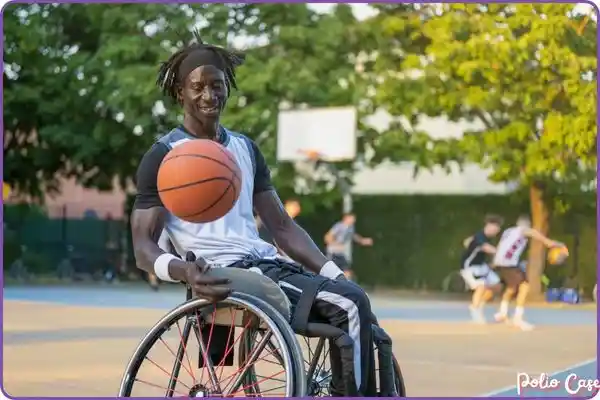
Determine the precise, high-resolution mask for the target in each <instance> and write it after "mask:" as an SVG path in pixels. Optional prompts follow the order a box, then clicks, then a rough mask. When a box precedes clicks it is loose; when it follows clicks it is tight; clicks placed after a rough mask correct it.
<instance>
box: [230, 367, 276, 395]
mask: <svg viewBox="0 0 600 400" xmlns="http://www.w3.org/2000/svg"><path fill="white" fill-rule="evenodd" d="M284 372H285V371H279V372H277V373H275V374H273V375H271V376H267V377H265V378H264V379H261V380H260V381H257V382H254V383H252V384H251V385H248V386H244V387H242V388H240V389H239V390H236V391H235V392H230V393H229V394H228V395H227V396H226V397H234V396H233V395H234V394H236V393H240V392H243V391H245V390H246V389H249V388H251V387H253V386H256V385H258V384H260V383H263V382H265V381H266V380H268V379H273V378H274V377H276V376H279V375H281V374H282V373H284Z"/></svg>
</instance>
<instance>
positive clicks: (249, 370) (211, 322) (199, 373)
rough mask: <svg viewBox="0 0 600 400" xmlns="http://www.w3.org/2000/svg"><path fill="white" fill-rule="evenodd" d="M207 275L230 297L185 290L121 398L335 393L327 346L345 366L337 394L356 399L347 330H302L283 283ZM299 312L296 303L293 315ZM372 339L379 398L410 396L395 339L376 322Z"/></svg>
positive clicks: (145, 342)
mask: <svg viewBox="0 0 600 400" xmlns="http://www.w3.org/2000/svg"><path fill="white" fill-rule="evenodd" d="M207 273H210V274H211V275H212V276H215V277H218V278H227V279H229V280H230V282H231V283H230V287H231V289H232V293H231V295H230V296H229V297H228V298H226V299H225V300H223V301H220V302H218V303H211V302H209V301H207V300H204V299H198V298H195V299H194V298H192V297H193V296H192V291H191V289H190V287H189V286H188V287H187V301H186V302H185V303H183V304H181V305H179V306H178V307H176V308H174V309H173V310H171V311H170V312H169V313H168V314H167V315H165V316H164V317H163V318H162V319H160V321H158V323H156V325H154V327H153V328H152V329H151V330H150V331H149V332H148V333H147V334H146V336H144V338H143V339H142V341H141V342H140V344H139V345H138V347H137V348H136V350H135V352H134V354H133V356H132V357H131V359H130V361H129V363H128V365H127V368H126V370H125V374H124V376H123V379H122V381H121V387H120V389H119V394H118V397H271V396H272V397H306V396H311V397H319V396H331V395H332V393H331V392H330V382H331V376H332V374H331V366H330V362H329V361H330V359H329V357H328V355H329V350H330V349H331V348H332V346H330V343H327V342H332V343H335V345H336V346H335V349H336V351H337V352H338V353H340V354H336V355H335V356H336V357H341V358H342V359H343V358H344V357H345V361H346V362H342V363H341V365H342V367H341V369H342V371H341V375H342V378H343V379H342V380H343V385H344V387H342V388H339V390H343V391H344V392H343V393H341V394H338V395H342V396H356V395H357V389H356V384H355V383H354V369H353V365H352V364H353V362H352V358H351V357H352V351H353V345H352V342H351V341H350V342H348V340H349V337H348V335H347V334H346V333H345V332H344V331H342V330H340V329H338V328H335V327H333V326H331V325H329V324H324V323H321V322H312V321H308V320H307V321H306V322H305V323H304V324H303V326H302V323H300V325H299V324H298V323H297V320H298V318H296V319H294V317H295V316H297V315H293V314H292V313H291V311H290V310H291V307H290V303H289V300H288V298H287V297H286V295H285V294H284V292H283V291H282V290H281V288H280V287H279V285H277V284H276V283H275V282H274V281H272V280H271V279H269V278H267V277H265V276H263V275H261V274H258V273H255V272H251V271H248V270H244V269H238V268H215V269H212V270H209V271H208V272H207ZM300 302H302V298H301V299H300ZM310 305H312V302H311V303H310V304H308V306H309V307H310ZM300 308H301V307H300V303H299V304H298V306H296V311H295V312H294V314H297V313H298V310H299V309H300ZM305 316H306V318H308V312H306V313H305ZM294 321H296V323H294ZM292 326H294V327H295V328H296V329H293V328H292ZM297 334H298V336H299V339H300V340H299V339H298V337H297ZM191 335H193V336H194V337H195V339H196V340H195V341H193V340H190V336H191ZM373 337H374V342H375V343H374V348H375V352H376V357H374V358H375V364H376V365H375V369H376V373H375V379H376V381H377V393H376V394H374V395H375V396H379V397H406V392H405V387H404V382H403V378H402V373H401V371H400V367H399V365H398V362H397V361H396V359H395V357H394V356H393V354H392V346H391V339H390V338H389V336H387V334H386V333H385V332H384V331H383V330H382V329H381V328H379V327H378V326H376V325H373ZM348 345H350V348H348ZM236 347H237V349H236ZM347 351H350V354H349V355H348V353H347ZM236 353H237V357H235V355H236ZM348 356H349V357H350V358H348ZM348 360H350V361H349V362H348ZM259 362H260V363H259ZM182 375H183V376H182Z"/></svg>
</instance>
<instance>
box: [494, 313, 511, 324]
mask: <svg viewBox="0 0 600 400" xmlns="http://www.w3.org/2000/svg"><path fill="white" fill-rule="evenodd" d="M494 319H495V320H496V322H508V316H507V315H506V314H504V313H496V314H494Z"/></svg>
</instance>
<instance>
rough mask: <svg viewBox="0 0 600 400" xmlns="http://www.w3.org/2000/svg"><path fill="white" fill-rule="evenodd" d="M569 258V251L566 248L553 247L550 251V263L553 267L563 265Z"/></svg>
mask: <svg viewBox="0 0 600 400" xmlns="http://www.w3.org/2000/svg"><path fill="white" fill-rule="evenodd" d="M568 257H569V249H567V248H566V247H565V246H560V247H552V248H551V249H550V250H548V262H549V263H550V264H552V265H561V264H563V263H564V262H565V261H566V260H567V258H568Z"/></svg>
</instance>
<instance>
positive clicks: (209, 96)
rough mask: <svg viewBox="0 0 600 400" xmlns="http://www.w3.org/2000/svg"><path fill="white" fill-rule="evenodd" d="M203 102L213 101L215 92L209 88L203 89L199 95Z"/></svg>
mask: <svg viewBox="0 0 600 400" xmlns="http://www.w3.org/2000/svg"><path fill="white" fill-rule="evenodd" d="M200 98H201V99H202V100H203V101H213V100H214V99H215V91H214V90H213V89H212V88H210V87H205V88H204V89H203V90H202V93H201V94H200Z"/></svg>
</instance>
